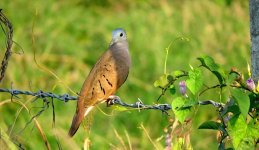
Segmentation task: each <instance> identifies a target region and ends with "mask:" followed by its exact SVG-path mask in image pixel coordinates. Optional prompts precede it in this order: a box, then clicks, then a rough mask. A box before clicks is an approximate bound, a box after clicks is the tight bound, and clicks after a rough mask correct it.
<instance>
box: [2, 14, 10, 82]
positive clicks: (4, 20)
mask: <svg viewBox="0 0 259 150" xmlns="http://www.w3.org/2000/svg"><path fill="white" fill-rule="evenodd" d="M1 10H2V9H0V25H1V27H2V30H3V32H4V33H5V36H6V51H5V55H4V58H3V60H2V64H1V67H0V82H1V81H2V80H3V78H4V75H5V71H6V69H7V65H8V60H9V58H10V56H11V53H12V51H11V49H12V45H13V27H12V24H11V22H10V21H9V20H8V19H7V18H6V17H5V15H4V14H3V13H2V11H1ZM1 23H3V24H4V25H5V27H6V30H5V28H4V27H3V26H2V24H1Z"/></svg>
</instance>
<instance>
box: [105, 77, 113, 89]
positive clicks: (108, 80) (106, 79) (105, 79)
mask: <svg viewBox="0 0 259 150" xmlns="http://www.w3.org/2000/svg"><path fill="white" fill-rule="evenodd" d="M103 77H104V78H105V80H106V81H107V83H108V84H109V85H110V86H111V87H112V83H111V82H110V81H109V80H108V79H107V78H106V76H105V75H103Z"/></svg>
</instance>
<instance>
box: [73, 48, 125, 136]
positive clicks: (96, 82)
mask: <svg viewBox="0 0 259 150" xmlns="http://www.w3.org/2000/svg"><path fill="white" fill-rule="evenodd" d="M123 58H124V57H120V54H115V53H114V51H112V50H108V51H106V52H105V53H104V54H103V55H102V57H101V58H100V59H99V61H98V62H97V63H96V64H95V66H94V67H93V69H92V70H91V72H90V73H89V75H88V77H87V79H86V80H85V82H84V84H83V87H82V89H81V92H80V96H79V100H78V103H77V110H76V114H75V116H74V118H73V122H72V125H71V128H70V130H69V135H70V136H73V135H74V134H75V133H76V131H77V129H78V128H79V126H80V123H81V122H82V120H83V118H84V116H85V112H86V111H87V109H88V108H89V107H90V106H94V105H96V104H97V103H99V102H101V101H105V100H106V99H107V98H108V97H109V96H110V95H113V94H114V93H115V92H116V90H117V88H119V87H120V86H121V85H122V84H123V82H124V81H125V80H126V78H127V75H128V72H129V71H128V70H129V67H126V66H125V63H124V62H123V61H125V60H121V59H123Z"/></svg>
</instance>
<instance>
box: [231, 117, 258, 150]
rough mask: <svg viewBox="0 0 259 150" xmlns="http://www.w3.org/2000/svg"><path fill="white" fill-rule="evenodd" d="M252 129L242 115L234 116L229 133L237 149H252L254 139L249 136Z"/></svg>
mask: <svg viewBox="0 0 259 150" xmlns="http://www.w3.org/2000/svg"><path fill="white" fill-rule="evenodd" d="M249 130H250V128H249V127H248V125H247V124H246V121H245V119H244V117H243V116H242V115H236V116H233V118H231V119H230V121H229V123H228V133H229V135H230V137H231V139H232V143H233V146H234V148H235V149H240V150H242V149H251V148H252V147H253V140H255V139H253V138H252V137H251V136H250V135H249V134H248V132H249Z"/></svg>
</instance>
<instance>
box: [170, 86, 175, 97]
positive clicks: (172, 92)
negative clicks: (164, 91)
mask: <svg viewBox="0 0 259 150" xmlns="http://www.w3.org/2000/svg"><path fill="white" fill-rule="evenodd" d="M169 91H170V93H171V94H172V95H174V94H175V93H176V88H175V86H174V85H173V84H172V85H170V87H169Z"/></svg>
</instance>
